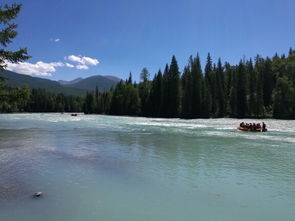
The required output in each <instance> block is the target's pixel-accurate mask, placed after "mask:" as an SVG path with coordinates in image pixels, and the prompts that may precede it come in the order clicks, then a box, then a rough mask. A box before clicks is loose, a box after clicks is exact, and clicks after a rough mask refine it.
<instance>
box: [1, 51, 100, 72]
mask: <svg viewBox="0 0 295 221" xmlns="http://www.w3.org/2000/svg"><path fill="white" fill-rule="evenodd" d="M64 59H65V60H66V61H68V62H60V61H59V62H43V61H38V62H36V63H30V62H19V63H17V64H13V63H10V62H6V65H7V67H6V68H7V70H9V71H14V72H17V73H20V74H26V75H37V76H52V73H54V72H56V68H57V67H65V68H76V69H78V70H88V69H89V66H96V65H98V64H99V61H98V60H97V59H95V58H90V57H86V56H76V55H69V56H66V57H64ZM69 62H71V63H69Z"/></svg>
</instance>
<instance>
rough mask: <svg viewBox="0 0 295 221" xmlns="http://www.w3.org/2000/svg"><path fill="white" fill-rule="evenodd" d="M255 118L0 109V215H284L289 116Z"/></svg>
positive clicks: (293, 162) (290, 163)
mask: <svg viewBox="0 0 295 221" xmlns="http://www.w3.org/2000/svg"><path fill="white" fill-rule="evenodd" d="M244 121H247V120H244ZM251 121H253V120H251ZM265 122H266V124H267V125H268V127H269V132H267V133H245V132H241V131H236V130H235V129H234V128H235V126H236V125H237V124H238V123H239V120H235V119H209V120H208V119H206V120H205V119H200V120H179V119H147V118H130V117H111V116H94V115H92V116H91V115H89V116H88V115H87V116H84V115H80V116H78V117H75V118H73V117H71V116H69V115H60V114H11V115H0V144H1V145H0V174H1V176H0V205H1V206H0V220H19V219H21V220H40V219H42V220H82V219H83V220H97V219H100V220H192V219H199V220H278V219H283V220H293V219H291V218H292V217H294V215H295V212H293V211H295V210H294V209H295V192H294V189H293V188H294V184H295V149H294V143H295V133H294V132H295V130H294V126H295V125H294V121H278V120H265ZM36 191H42V192H44V197H42V198H40V199H38V200H36V199H33V198H32V197H31V195H32V193H34V192H36Z"/></svg>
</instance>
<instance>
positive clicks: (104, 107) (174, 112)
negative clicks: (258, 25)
mask: <svg viewBox="0 0 295 221" xmlns="http://www.w3.org/2000/svg"><path fill="white" fill-rule="evenodd" d="M142 72H145V73H147V72H148V71H147V69H145V70H143V71H142ZM294 75H295V53H294V52H293V50H292V51H291V52H289V55H288V56H287V57H285V56H282V57H279V56H274V57H273V58H272V59H270V58H266V59H263V58H262V57H260V56H256V58H255V64H253V62H252V60H251V59H250V60H244V61H240V62H239V64H238V65H236V66H231V65H230V64H229V63H225V64H224V65H223V64H222V62H221V60H220V59H219V60H218V61H217V64H212V59H211V56H210V54H209V55H208V57H207V63H206V66H205V71H204V74H203V73H202V68H201V65H200V58H199V56H196V57H195V58H194V57H192V56H191V57H190V58H189V63H188V65H186V66H185V67H184V71H183V73H182V74H181V73H180V72H179V68H178V64H177V61H176V58H175V56H173V57H172V60H171V64H170V66H168V65H166V66H165V69H164V72H163V73H162V72H161V71H160V70H159V72H158V73H157V74H155V76H154V78H153V80H148V78H143V79H142V81H141V82H139V83H133V82H132V75H131V73H130V76H129V78H128V79H127V80H126V81H121V82H120V83H119V84H117V86H116V87H115V88H114V89H111V90H109V91H104V92H101V91H99V89H98V87H96V90H95V91H89V92H88V93H87V95H86V97H85V99H83V98H80V97H74V96H65V95H64V94H50V93H48V92H46V91H45V90H44V89H32V90H31V91H30V90H29V89H28V88H26V87H22V88H20V87H18V88H12V87H8V86H6V85H5V83H4V78H0V111H1V112H16V111H18V112H20V111H29V112H71V111H74V112H78V111H84V113H86V114H93V113H96V114H113V115H130V116H146V117H181V118H186V119H191V118H208V117H238V118H242V117H251V118H253V117H255V118H262V117H274V118H283V119H295V82H294V78H295V76H294Z"/></svg>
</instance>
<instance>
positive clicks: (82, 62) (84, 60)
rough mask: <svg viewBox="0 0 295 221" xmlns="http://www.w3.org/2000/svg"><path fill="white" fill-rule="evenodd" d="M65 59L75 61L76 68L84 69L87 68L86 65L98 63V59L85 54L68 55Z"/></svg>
mask: <svg viewBox="0 0 295 221" xmlns="http://www.w3.org/2000/svg"><path fill="white" fill-rule="evenodd" d="M65 60H68V61H71V62H74V63H77V64H76V68H77V69H80V70H81V69H85V70H87V69H88V68H89V67H88V66H96V65H98V64H99V61H98V60H97V59H95V58H90V57H86V56H83V57H82V56H79V55H78V56H77V55H69V56H66V57H65Z"/></svg>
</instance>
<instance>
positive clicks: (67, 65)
mask: <svg viewBox="0 0 295 221" xmlns="http://www.w3.org/2000/svg"><path fill="white" fill-rule="evenodd" d="M65 65H66V67H68V68H73V67H75V66H74V65H72V64H69V63H65Z"/></svg>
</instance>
